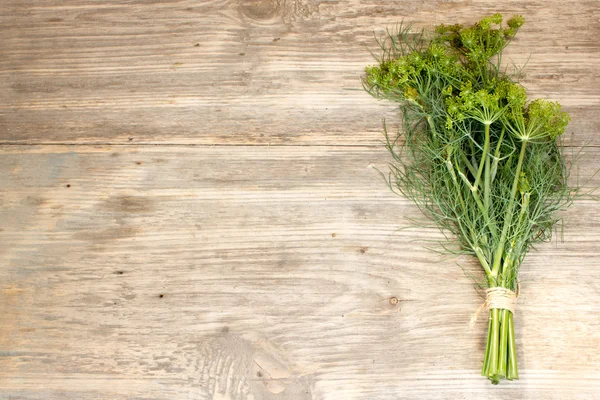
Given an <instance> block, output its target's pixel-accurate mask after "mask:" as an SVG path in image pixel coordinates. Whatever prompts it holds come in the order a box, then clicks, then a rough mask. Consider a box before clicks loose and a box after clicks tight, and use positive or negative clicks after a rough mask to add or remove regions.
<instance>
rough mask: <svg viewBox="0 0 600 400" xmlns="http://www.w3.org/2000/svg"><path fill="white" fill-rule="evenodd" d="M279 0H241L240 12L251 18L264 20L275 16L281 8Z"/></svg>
mask: <svg viewBox="0 0 600 400" xmlns="http://www.w3.org/2000/svg"><path fill="white" fill-rule="evenodd" d="M280 1H281V0H242V1H241V4H240V12H241V13H242V14H243V15H244V16H246V17H248V18H250V19H253V20H257V21H264V20H269V19H273V18H275V17H276V16H277V15H278V14H279V13H280V10H281V4H280Z"/></svg>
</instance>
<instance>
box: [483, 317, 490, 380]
mask: <svg viewBox="0 0 600 400" xmlns="http://www.w3.org/2000/svg"><path fill="white" fill-rule="evenodd" d="M490 314H491V313H490ZM491 343H492V319H491V318H488V334H487V341H486V342H485V356H484V358H483V367H482V368H481V375H483V376H487V374H488V370H489V367H490V345H491Z"/></svg>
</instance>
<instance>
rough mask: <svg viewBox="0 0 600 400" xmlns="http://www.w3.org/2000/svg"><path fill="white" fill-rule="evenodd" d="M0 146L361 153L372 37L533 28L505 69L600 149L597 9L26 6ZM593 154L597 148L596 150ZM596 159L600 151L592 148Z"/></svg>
mask: <svg viewBox="0 0 600 400" xmlns="http://www.w3.org/2000/svg"><path fill="white" fill-rule="evenodd" d="M0 7H1V8H0V30H1V32H2V37H3V40H2V45H1V47H0V54H1V57H0V142H2V143H104V144H107V143H129V142H131V141H133V142H135V143H179V144H184V143H188V144H211V145H212V144H287V145H289V144H302V145H310V144H327V145H340V144H346V145H359V146H362V145H365V144H377V142H378V141H379V140H380V132H381V120H382V118H384V117H387V118H388V119H390V120H394V118H395V108H394V106H393V105H391V104H388V103H384V102H377V101H374V100H373V99H372V98H370V97H369V96H368V95H366V94H365V93H363V92H362V91H360V90H357V89H359V88H360V76H361V73H362V71H363V69H364V67H365V66H366V65H368V64H369V63H372V62H373V59H372V57H371V55H370V54H369V52H368V51H367V49H368V48H373V46H375V40H374V38H373V33H374V32H375V33H376V34H377V33H381V32H383V30H384V29H385V28H386V27H389V26H391V25H394V24H395V23H397V22H400V21H402V20H404V21H405V22H406V23H413V24H415V26H417V27H422V26H432V25H433V24H434V23H443V22H447V23H454V22H456V21H465V22H475V21H476V20H477V19H478V18H479V17H481V16H482V15H486V14H490V13H493V12H497V11H499V12H503V13H505V14H506V15H511V14H514V13H521V14H523V15H524V16H525V17H526V19H527V21H528V22H527V24H526V25H525V26H524V27H523V29H522V31H521V32H520V34H519V37H518V39H517V40H516V41H515V42H514V44H513V45H512V46H511V48H510V51H509V52H508V55H509V56H510V58H511V59H512V60H514V62H515V63H517V64H519V65H522V64H525V63H527V67H526V69H525V72H526V78H525V80H524V83H525V85H526V86H527V87H528V88H529V90H530V94H531V95H533V96H541V97H548V98H552V99H555V100H558V101H560V102H561V103H562V104H564V106H565V107H566V109H567V110H568V111H569V112H570V113H571V114H572V115H573V121H572V123H571V125H570V128H569V130H570V131H571V132H574V133H576V138H577V140H578V141H579V143H584V142H587V141H589V140H593V141H594V140H595V135H594V133H595V132H597V131H598V130H599V128H600V123H599V120H598V118H597V115H596V113H597V109H598V106H600V99H599V97H598V92H599V91H600V79H599V76H600V75H599V72H598V68H597V65H598V64H599V63H600V51H599V50H600V44H599V42H598V40H597V38H598V37H599V36H600V22H599V21H600V7H598V3H597V2H596V1H589V0H587V1H584V0H577V1H568V2H563V1H541V0H540V1H527V2H522V1H505V2H501V4H498V2H492V1H487V2H485V1H477V2H472V1H424V2H407V1H397V0H365V1H360V2H358V1H351V2H340V1H325V0H322V1H321V0H285V1H284V0H241V1H226V0H211V1H197V0H162V1H131V0H113V1H92V0H67V1H60V2H57V1H23V0H4V1H3V2H2V5H1V6H0ZM594 143H595V142H594ZM595 144H596V143H595Z"/></svg>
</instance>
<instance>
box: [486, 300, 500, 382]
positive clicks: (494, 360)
mask: <svg viewBox="0 0 600 400" xmlns="http://www.w3.org/2000/svg"><path fill="white" fill-rule="evenodd" d="M490 314H491V317H492V335H491V336H492V338H491V339H492V343H491V344H490V353H491V354H490V360H489V366H488V370H487V373H486V375H487V376H488V377H490V378H491V379H493V378H495V377H496V376H497V375H498V372H499V371H498V345H499V341H500V340H499V339H500V318H499V317H500V316H499V310H498V309H497V308H492V309H491V310H490Z"/></svg>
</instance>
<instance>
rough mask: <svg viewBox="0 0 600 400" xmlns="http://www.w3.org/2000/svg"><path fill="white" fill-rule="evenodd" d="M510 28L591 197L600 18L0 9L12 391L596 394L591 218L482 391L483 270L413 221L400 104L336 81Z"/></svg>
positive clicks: (419, 5) (347, 7)
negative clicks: (509, 357)
mask: <svg viewBox="0 0 600 400" xmlns="http://www.w3.org/2000/svg"><path fill="white" fill-rule="evenodd" d="M495 11H501V12H505V13H507V14H512V13H517V12H518V13H522V14H524V15H525V17H526V18H527V19H528V20H529V22H528V24H527V25H526V26H525V27H524V28H523V30H522V32H521V34H520V39H519V40H518V41H516V42H515V43H514V46H513V49H512V50H511V56H512V58H513V59H514V60H515V61H516V62H524V61H525V60H526V59H527V57H529V54H530V53H531V59H530V61H529V64H528V67H527V70H526V72H527V75H526V78H525V84H526V85H527V87H528V88H529V89H530V92H531V94H533V95H540V96H544V97H550V98H553V99H556V100H559V101H561V102H562V103H563V104H564V105H565V106H566V108H567V109H568V111H569V112H571V114H572V115H573V121H572V123H571V125H570V127H569V137H568V144H570V145H571V144H572V145H575V146H577V145H580V144H581V143H586V142H590V141H591V145H592V147H590V148H588V150H586V152H587V154H586V155H585V156H583V158H582V159H581V161H580V166H581V169H580V171H579V175H580V177H581V180H582V181H585V180H586V179H588V178H590V177H591V176H592V175H593V172H594V171H595V170H596V169H597V168H598V164H597V161H596V160H598V156H600V149H598V148H597V147H596V146H597V145H598V142H597V140H596V139H595V135H597V133H598V130H599V128H600V115H599V114H598V106H599V105H600V95H599V94H598V93H599V92H598V91H599V89H600V82H599V79H598V78H599V73H598V70H597V65H598V63H599V61H600V44H599V43H600V42H598V37H599V36H600V23H599V20H600V5H598V3H597V2H594V1H573V2H558V1H554V0H553V1H544V2H542V1H528V2H520V1H507V2H503V3H502V4H500V5H498V4H495V3H494V2H490V1H487V2H483V1H479V2H442V1H426V2H404V1H392V0H384V1H371V0H366V1H361V2H337V1H307V0H303V1H301V0H298V1H283V0H282V1H275V0H259V1H239V2H232V1H225V0H214V1H202V2H200V1H192V0H162V1H158V0H155V1H141V0H140V1H131V0H128V1H124V0H122V1H93V0H68V1H57V0H52V1H42V0H40V1H25V0H3V1H2V2H1V4H0V32H1V33H2V41H1V43H0V75H1V77H0V144H3V145H0V188H1V192H0V264H1V267H0V398H2V399H5V398H6V399H13V400H14V399H19V400H20V399H27V400H31V399H36V400H37V399H40V400H41V399H44V400H46V399H61V400H62V399H65V400H71V399H78V400H79V399H99V400H108V399H110V400H113V399H115V400H120V399H148V400H149V399H161V400H163V399H164V400H167V399H168V400H171V399H194V400H195V399H202V400H203V399H211V400H252V399H254V400H275V399H285V400H287V399H290V400H300V399H302V400H338V399H341V400H346V399H348V400H355V399H356V400H358V399H360V400H380V399H381V400H392V399H394V400H396V399H411V400H412V399H478V400H479V399H532V400H533V399H557V400H558V399H560V400H563V399H566V400H568V399H594V398H597V397H598V395H597V393H600V372H599V371H600V319H598V315H599V312H600V269H599V268H598V263H599V260H600V253H599V250H598V249H599V248H600V246H599V245H598V244H599V241H600V229H599V228H598V226H599V223H600V212H599V206H598V204H597V203H595V202H590V201H582V202H579V203H577V204H576V205H575V206H574V207H573V208H572V209H571V210H570V211H569V212H567V213H566V214H565V223H566V224H565V232H564V239H565V243H560V242H558V243H555V242H553V243H547V244H545V245H543V246H540V248H539V251H538V252H533V253H532V254H530V256H529V257H528V259H527V261H526V264H525V265H524V267H523V272H522V282H523V286H522V289H523V294H522V296H521V298H520V300H519V308H518V311H517V316H516V317H517V344H518V346H519V360H520V369H521V379H520V381H518V382H512V383H508V384H502V385H500V386H498V387H493V386H491V385H489V383H488V382H487V381H486V380H485V379H484V378H481V377H480V376H479V373H478V369H479V366H480V365H481V364H480V363H481V358H482V356H483V350H484V349H483V346H484V333H485V329H486V327H485V322H484V319H485V318H480V320H479V321H478V322H477V324H476V325H475V327H473V328H470V327H469V324H468V321H469V318H470V316H471V314H472V313H473V312H474V311H475V310H476V308H477V307H478V306H479V304H480V302H481V298H480V297H479V296H478V294H477V292H476V291H475V290H474V288H473V283H472V281H471V278H469V277H468V276H467V274H465V273H463V270H462V269H461V268H463V269H465V270H466V272H467V273H474V274H479V270H478V267H477V265H476V264H474V263H473V262H472V261H471V260H469V259H457V260H456V259H455V260H453V259H443V258H441V257H440V256H438V255H437V254H435V253H434V252H432V251H428V250H426V249H424V248H423V246H427V245H428V243H427V240H434V241H435V240H438V239H441V234H440V233H439V232H437V231H436V230H435V229H433V228H419V229H403V230H398V228H401V227H406V226H407V225H408V224H409V222H408V221H407V219H406V217H407V216H415V215H418V213H417V211H416V208H415V207H414V206H412V205H411V204H410V203H409V202H408V201H406V200H404V199H402V198H400V197H397V196H395V195H393V194H391V193H390V192H389V191H388V190H387V188H386V187H385V185H383V183H382V182H381V181H380V180H379V179H378V175H377V172H376V170H375V169H374V167H378V168H385V163H386V161H387V160H388V157H387V154H386V153H385V151H384V150H383V149H382V148H381V146H380V145H379V144H378V141H379V140H380V130H381V118H383V117H388V118H391V119H392V120H393V118H394V115H395V114H394V107H393V106H390V105H389V104H385V103H382V102H376V101H374V100H373V99H371V98H369V97H368V96H366V95H365V94H364V93H362V92H360V91H352V90H345V89H347V88H351V89H355V88H357V86H358V85H359V76H360V73H361V70H362V68H363V67H364V65H366V64H367V63H369V62H370V61H371V59H370V55H369V54H368V53H367V52H366V50H365V46H367V45H372V44H373V40H372V30H373V29H378V28H382V27H385V26H386V25H389V24H390V23H393V22H396V21H398V20H400V19H405V20H406V21H409V22H413V23H415V24H417V25H419V26H424V25H428V24H433V23H438V22H454V21H456V20H461V21H465V20H466V21H475V20H476V19H477V18H478V17H479V16H481V15H484V14H489V13H492V12H495ZM247 145H252V146H247ZM599 184H600V177H598V176H596V177H594V178H592V180H591V181H590V182H588V183H587V184H586V186H587V187H595V186H598V185H599ZM457 263H458V264H459V265H460V266H459V265H457Z"/></svg>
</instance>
